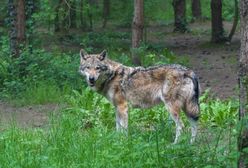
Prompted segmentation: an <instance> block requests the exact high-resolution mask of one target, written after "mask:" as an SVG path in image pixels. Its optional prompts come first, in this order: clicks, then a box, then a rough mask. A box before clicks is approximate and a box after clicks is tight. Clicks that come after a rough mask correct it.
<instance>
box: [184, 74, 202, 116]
mask: <svg viewBox="0 0 248 168" xmlns="http://www.w3.org/2000/svg"><path fill="white" fill-rule="evenodd" d="M187 77H188V78H190V79H191V80H192V82H193V93H192V95H191V98H189V102H188V104H187V105H186V109H187V115H188V116H189V117H190V118H191V119H193V120H194V121H197V120H198V119H199V117H200V105H199V97H200V85H199V80H198V77H197V76H196V74H195V73H194V72H193V71H190V72H189V73H188V74H187Z"/></svg>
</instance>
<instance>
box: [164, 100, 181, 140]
mask: <svg viewBox="0 0 248 168" xmlns="http://www.w3.org/2000/svg"><path fill="white" fill-rule="evenodd" d="M165 105H166V107H167V110H168V111H169V113H170V115H171V118H172V119H173V120H174V122H175V124H176V137H175V140H174V144H176V143H177V142H178V139H179V136H180V135H181V132H182V129H183V127H184V125H183V122H182V120H181V119H180V116H179V113H180V110H181V107H180V104H178V103H177V102H174V103H171V102H167V103H166V104H165Z"/></svg>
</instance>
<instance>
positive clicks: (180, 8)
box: [172, 0, 187, 33]
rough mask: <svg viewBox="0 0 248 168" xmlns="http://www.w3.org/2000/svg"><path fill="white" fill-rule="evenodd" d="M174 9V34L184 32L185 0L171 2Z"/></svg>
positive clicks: (185, 29) (185, 28)
mask: <svg viewBox="0 0 248 168" xmlns="http://www.w3.org/2000/svg"><path fill="white" fill-rule="evenodd" d="M172 5H173V8H174V19H175V21H174V22H175V23H174V31H175V32H182V33H184V32H186V31H187V22H186V1H185V0H173V2H172Z"/></svg>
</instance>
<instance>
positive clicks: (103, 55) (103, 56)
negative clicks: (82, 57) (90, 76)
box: [98, 50, 107, 61]
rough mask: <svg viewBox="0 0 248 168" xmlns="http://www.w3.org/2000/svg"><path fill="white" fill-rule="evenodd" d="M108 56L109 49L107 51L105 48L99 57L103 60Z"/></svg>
mask: <svg viewBox="0 0 248 168" xmlns="http://www.w3.org/2000/svg"><path fill="white" fill-rule="evenodd" d="M106 56H107V51H106V50H103V51H102V52H101V54H99V55H98V59H99V60H100V61H103V60H104V59H105V58H106Z"/></svg>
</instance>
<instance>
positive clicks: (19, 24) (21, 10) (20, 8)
mask: <svg viewBox="0 0 248 168" xmlns="http://www.w3.org/2000/svg"><path fill="white" fill-rule="evenodd" d="M16 11H17V19H16V29H17V41H18V44H19V45H20V44H23V43H24V42H25V39H26V37H25V26H26V24H25V0H18V1H17V9H16Z"/></svg>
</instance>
